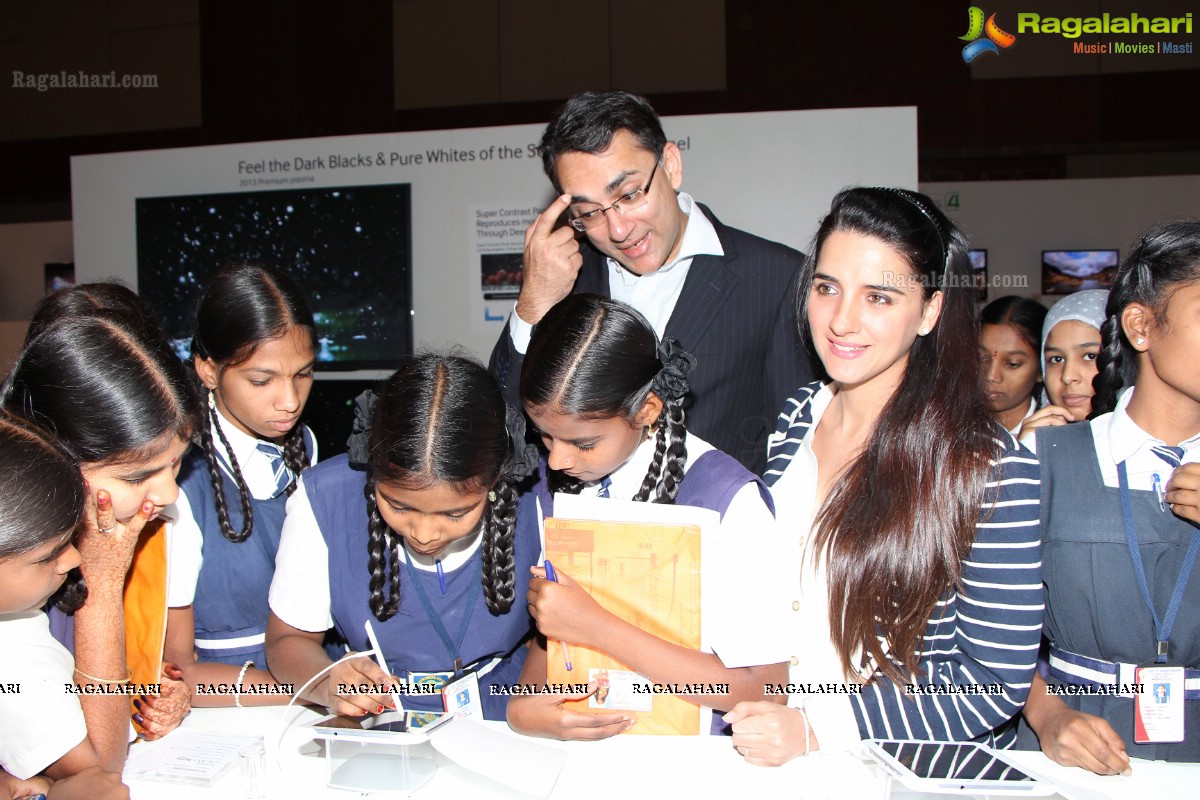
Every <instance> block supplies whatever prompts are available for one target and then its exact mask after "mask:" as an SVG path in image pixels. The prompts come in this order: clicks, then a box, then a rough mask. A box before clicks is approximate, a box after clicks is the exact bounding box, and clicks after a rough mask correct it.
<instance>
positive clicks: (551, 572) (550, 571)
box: [543, 558, 574, 672]
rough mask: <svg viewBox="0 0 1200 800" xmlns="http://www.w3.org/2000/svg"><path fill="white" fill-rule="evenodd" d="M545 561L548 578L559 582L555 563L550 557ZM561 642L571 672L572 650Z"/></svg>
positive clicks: (564, 660) (568, 670) (566, 663)
mask: <svg viewBox="0 0 1200 800" xmlns="http://www.w3.org/2000/svg"><path fill="white" fill-rule="evenodd" d="M543 563H544V564H545V566H546V580H548V581H553V582H554V583H558V574H557V573H556V572H555V571H554V565H553V564H551V563H550V559H548V558H547V559H546V560H545V561H544V562H543ZM559 644H561V645H562V649H563V663H564V664H565V665H566V667H567V672H570V671H571V670H573V669H574V667H573V666H571V651H570V650H568V649H567V643H566V642H563V641H560V642H559Z"/></svg>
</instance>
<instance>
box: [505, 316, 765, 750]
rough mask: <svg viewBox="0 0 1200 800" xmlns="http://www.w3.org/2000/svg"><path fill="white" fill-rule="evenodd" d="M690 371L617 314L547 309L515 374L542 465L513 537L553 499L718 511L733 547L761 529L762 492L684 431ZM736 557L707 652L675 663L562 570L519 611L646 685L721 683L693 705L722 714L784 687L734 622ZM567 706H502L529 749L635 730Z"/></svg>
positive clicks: (669, 349)
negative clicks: (530, 739) (540, 739)
mask: <svg viewBox="0 0 1200 800" xmlns="http://www.w3.org/2000/svg"><path fill="white" fill-rule="evenodd" d="M694 364H695V358H694V357H693V356H692V355H691V354H689V353H687V352H685V351H683V350H682V348H680V347H679V345H678V343H677V342H676V341H675V340H674V339H671V338H668V339H666V340H665V341H664V342H662V343H661V345H660V343H659V342H658V339H657V337H656V335H655V333H654V329H653V327H651V325H650V323H649V322H648V321H647V320H646V318H645V317H643V316H642V315H641V314H640V313H638V312H637V311H636V310H634V309H633V308H631V307H630V306H628V305H625V304H624V303H619V302H617V301H614V300H610V299H608V298H603V297H599V296H597V295H593V294H574V295H570V296H568V297H567V298H565V299H564V300H562V301H561V302H559V303H558V304H557V305H555V306H554V308H552V309H551V310H550V311H549V312H548V313H547V314H546V316H545V317H543V318H542V320H541V322H539V323H538V325H537V326H536V327H535V328H534V331H533V336H532V339H531V340H530V343H529V349H528V352H527V353H526V356H525V362H524V365H523V367H522V371H521V401H522V403H523V404H524V407H525V411H526V413H527V414H528V415H529V417H530V419H531V420H532V421H533V424H534V425H535V426H536V427H537V430H538V433H539V434H540V436H541V439H542V442H543V443H544V444H545V446H546V448H547V451H548V453H547V456H546V459H545V461H543V462H542V464H541V468H540V471H539V481H538V484H537V486H536V487H535V491H534V496H535V497H536V499H537V502H536V503H525V504H523V505H522V507H521V519H520V520H519V521H518V529H519V530H524V529H525V528H533V529H535V530H536V529H537V527H538V525H539V522H540V519H539V518H544V517H548V516H551V515H552V514H553V507H552V502H553V501H552V492H555V491H558V492H568V493H573V494H580V493H587V494H592V495H596V496H599V497H620V498H632V499H633V500H635V501H642V502H655V503H678V504H680V505H694V506H700V507H703V508H708V509H712V510H715V511H718V512H719V513H720V514H721V515H722V519H721V526H722V529H723V530H725V531H736V532H738V534H739V535H746V534H749V533H750V532H752V531H754V532H757V531H764V530H771V529H773V527H774V516H773V513H772V508H773V506H772V505H771V503H770V499H769V495H768V494H767V492H766V488H765V487H764V486H763V485H762V483H761V482H760V481H759V480H758V479H757V478H756V477H755V476H754V475H752V474H751V473H750V472H749V471H748V470H746V469H745V468H744V467H743V466H741V464H739V463H738V462H737V461H736V460H735V459H733V458H732V457H731V456H729V455H726V454H725V453H722V452H721V451H719V450H716V449H714V448H713V447H712V446H711V445H709V444H708V443H707V442H704V441H702V440H701V439H699V438H697V437H695V436H693V435H690V434H688V432H687V429H686V427H685V426H684V409H683V400H684V398H685V397H686V395H687V392H688V382H687V375H688V373H689V372H690V371H691V369H692V367H693V366H694ZM744 553H745V558H746V561H745V562H744V563H742V564H738V565H726V566H727V567H728V569H727V570H723V571H722V575H723V579H722V581H720V582H719V583H720V584H721V590H720V593H721V602H719V603H706V604H705V607H704V610H703V613H704V614H705V615H706V618H707V619H708V620H709V621H708V622H706V627H708V628H709V629H710V630H711V631H712V632H713V633H712V635H711V636H710V637H709V638H710V642H711V644H712V648H713V650H714V651H715V652H700V651H692V650H687V651H683V650H682V649H681V648H679V647H676V646H675V645H672V644H668V643H667V642H665V641H663V640H661V639H659V638H657V637H655V636H653V635H651V634H648V633H646V632H645V631H642V630H639V629H638V628H636V627H634V626H633V625H630V624H629V623H626V622H624V621H623V620H620V619H618V618H617V617H615V616H613V615H611V614H610V613H608V612H607V611H605V610H604V609H603V608H601V607H600V606H599V605H598V604H597V603H596V602H595V601H594V600H592V598H591V596H590V595H588V594H587V593H586V592H584V591H583V590H582V589H580V588H579V586H578V584H576V583H575V582H574V581H573V580H572V579H571V576H570V574H569V573H568V572H567V571H566V570H562V569H560V570H558V575H557V577H558V580H559V582H558V583H554V582H551V581H547V580H546V579H545V577H546V573H545V571H544V569H542V568H541V567H538V568H536V569H534V570H533V574H534V576H535V577H534V578H533V580H532V582H531V586H530V590H529V594H528V600H529V605H530V608H531V609H532V612H533V616H534V618H535V619H536V620H537V624H538V630H539V632H540V633H541V634H542V636H544V637H549V638H554V639H560V640H564V641H569V642H578V643H580V644H585V645H587V646H589V647H592V648H595V649H597V650H602V651H604V652H607V653H609V654H610V655H612V656H613V657H615V658H617V659H618V660H620V661H622V662H624V663H626V664H628V665H629V666H630V667H631V668H633V669H635V670H637V671H638V672H640V673H642V674H644V675H646V676H647V677H648V678H650V679H651V680H653V681H656V682H660V683H688V682H696V681H700V682H704V683H714V684H730V692H729V693H728V694H726V695H712V696H707V697H705V698H704V701H705V702H704V704H705V705H709V704H711V705H714V706H716V707H718V708H729V707H731V706H732V705H733V703H735V702H737V701H738V700H741V699H748V698H754V699H762V697H763V686H764V684H766V683H778V682H783V681H784V675H785V674H786V669H785V668H784V665H783V664H781V663H777V662H781V661H782V660H783V659H782V654H781V652H780V650H781V648H779V647H775V646H774V645H775V643H774V642H773V641H772V640H771V639H770V638H769V637H763V636H759V635H757V634H751V633H749V632H748V631H747V630H746V629H747V628H749V627H751V626H747V625H745V620H746V619H757V618H760V617H759V616H758V612H757V610H756V609H755V608H751V607H749V606H750V605H752V604H751V603H748V602H747V601H746V600H745V598H747V597H757V596H758V595H756V594H755V593H754V592H752V591H749V589H750V587H749V586H747V585H745V583H743V584H738V583H735V581H739V580H740V581H742V582H751V581H753V580H754V577H753V576H754V563H755V560H756V558H757V557H758V554H757V553H756V552H755V549H754V548H753V547H752V546H747V547H746V548H744ZM726 573H727V575H726ZM718 654H720V655H719V656H718ZM728 665H732V668H730V667H729V666H728ZM764 665H765V666H764ZM545 680H546V650H545V642H544V640H542V639H539V640H537V641H535V643H534V645H533V646H532V647H531V650H530V656H529V659H528V661H527V662H526V669H525V672H524V673H523V674H522V676H521V682H522V683H523V684H532V685H540V684H542V683H544V682H545ZM574 699H579V698H577V697H573V696H567V697H563V696H553V695H541V696H528V695H526V696H521V697H517V698H514V699H513V701H512V702H510V704H509V713H508V720H509V724H510V725H511V726H512V727H513V728H514V729H516V730H518V731H520V732H523V733H530V734H534V735H538V736H549V737H553V738H561V739H595V738H604V737H606V736H612V735H613V734H616V733H620V732H622V731H625V730H628V729H629V728H630V727H632V726H633V725H634V724H635V723H636V719H635V718H634V716H633V715H631V714H628V713H622V712H614V713H603V714H592V713H582V712H576V711H569V710H566V709H564V707H563V702H564V701H565V700H574ZM697 699H699V698H697ZM714 721H715V722H716V720H715V718H714ZM716 727H717V730H719V729H720V727H721V726H720V725H719V724H718V725H717V726H716Z"/></svg>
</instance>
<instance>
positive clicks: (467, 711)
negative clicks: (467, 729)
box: [442, 672, 483, 719]
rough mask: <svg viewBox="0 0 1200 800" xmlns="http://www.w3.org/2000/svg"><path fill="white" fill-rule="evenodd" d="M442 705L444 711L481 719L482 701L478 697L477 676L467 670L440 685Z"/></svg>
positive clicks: (457, 715) (454, 714) (458, 715)
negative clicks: (459, 676) (453, 679)
mask: <svg viewBox="0 0 1200 800" xmlns="http://www.w3.org/2000/svg"><path fill="white" fill-rule="evenodd" d="M442 705H443V706H445V708H446V713H447V714H450V715H453V716H456V717H475V718H476V719H483V702H482V700H481V699H480V697H479V676H478V675H476V674H475V673H474V672H468V673H467V674H466V675H463V676H462V677H461V678H459V679H458V680H456V681H451V682H450V683H447V684H446V685H445V686H443V687H442Z"/></svg>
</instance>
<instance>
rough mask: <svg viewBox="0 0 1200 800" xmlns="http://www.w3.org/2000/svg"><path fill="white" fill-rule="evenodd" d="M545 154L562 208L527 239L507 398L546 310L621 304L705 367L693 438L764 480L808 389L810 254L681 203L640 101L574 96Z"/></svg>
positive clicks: (679, 177)
mask: <svg viewBox="0 0 1200 800" xmlns="http://www.w3.org/2000/svg"><path fill="white" fill-rule="evenodd" d="M540 150H541V153H542V162H543V167H544V168H545V171H546V175H547V176H548V177H549V178H550V181H551V183H553V184H554V188H555V190H556V191H558V192H559V193H560V196H559V197H558V198H557V199H556V200H555V201H554V202H553V203H551V204H550V206H549V207H548V208H546V210H545V211H543V212H542V214H541V216H539V217H538V219H537V220H535V221H534V223H533V224H532V225H531V226H530V227H529V230H528V231H526V233H525V254H524V265H523V266H524V275H523V282H522V287H521V294H520V296H519V297H518V299H517V305H516V308H515V310H514V313H513V314H512V315H511V316H510V318H509V322H508V325H507V326H506V328H505V330H504V332H503V333H502V334H501V336H500V340H499V341H498V342H497V343H496V347H495V349H494V350H493V351H492V357H491V363H490V369H491V371H492V373H493V374H494V375H496V377H497V379H498V380H499V381H500V383H501V386H502V387H503V388H504V391H505V395H506V397H507V398H508V399H509V401H510V402H513V403H517V402H518V400H517V394H518V391H519V385H520V376H521V364H522V360H523V357H524V353H525V348H526V346H527V345H528V343H529V335H530V330H531V329H532V326H533V325H535V324H537V322H538V321H539V320H540V319H541V318H542V316H543V315H544V314H545V313H546V311H548V310H549V309H550V307H551V306H553V305H554V304H555V303H557V302H558V301H559V300H561V299H563V298H564V297H566V296H567V295H568V294H570V293H571V292H594V293H596V294H600V295H604V296H607V297H612V298H613V299H616V300H621V301H624V302H626V303H629V304H630V305H632V306H634V307H635V308H637V309H638V310H639V311H641V312H642V313H643V314H645V315H646V317H647V318H648V319H649V320H650V323H651V324H652V325H653V326H654V329H655V331H656V332H657V333H658V335H659V337H660V338H661V337H663V336H664V335H669V336H674V337H675V338H676V339H678V340H679V342H680V344H681V345H682V346H683V347H684V348H685V349H686V350H688V351H690V352H691V353H693V354H694V355H695V356H696V358H697V365H696V369H695V371H694V372H693V373H692V375H691V377H690V379H689V380H690V383H691V386H692V392H691V395H690V397H689V399H688V401H687V404H686V406H685V407H686V408H687V426H688V429H689V430H692V431H694V432H695V433H696V434H697V435H698V436H700V437H701V438H702V439H706V440H707V441H709V442H711V443H712V444H713V445H714V446H716V447H718V448H720V449H721V450H724V451H725V452H727V453H729V454H730V455H732V456H734V457H735V458H737V459H738V460H739V461H741V462H742V463H743V464H745V465H746V467H748V468H749V469H750V470H752V471H753V472H755V473H756V474H762V471H763V469H764V467H765V466H766V441H767V434H768V433H770V431H771V430H772V429H773V426H774V420H775V418H776V416H777V415H778V414H779V411H780V409H781V408H782V406H783V402H784V400H785V399H786V398H788V397H789V396H790V395H791V394H792V393H793V392H794V391H795V390H796V389H797V388H798V387H800V386H803V385H804V384H806V383H807V382H809V381H811V380H812V379H813V368H812V366H811V364H810V362H809V358H808V354H807V353H806V351H805V350H804V348H803V346H802V345H801V344H800V339H799V336H798V333H797V328H796V321H795V312H794V298H793V290H794V287H795V279H796V275H797V273H798V272H799V270H800V265H801V264H802V263H803V259H804V255H803V254H802V253H800V252H798V251H796V250H793V249H791V248H789V247H786V246H784V245H782V244H779V243H777V242H770V241H767V240H766V239H761V238H759V237H757V236H753V235H751V234H748V233H745V232H743V231H740V230H737V229H735V228H730V227H727V226H725V225H722V224H721V222H720V220H718V219H717V218H716V217H715V216H714V215H713V213H712V212H711V211H710V210H709V209H708V208H707V207H705V206H702V205H700V204H699V203H696V202H695V201H694V200H692V198H691V197H690V196H689V195H687V194H686V193H683V192H680V191H679V187H680V186H681V185H682V183H683V159H682V156H681V153H680V151H679V147H678V146H677V145H676V144H675V143H674V142H669V141H667V139H666V135H665V134H664V133H663V129H662V125H661V123H660V122H659V120H658V116H657V115H656V114H655V112H654V109H653V108H651V107H650V104H649V103H647V102H646V100H645V99H644V98H642V97H638V96H637V95H632V94H628V93H626V92H589V93H586V94H582V95H577V96H575V97H573V98H571V99H570V100H568V101H567V103H566V105H564V106H563V108H562V109H561V110H560V111H559V113H558V115H557V116H556V117H555V118H554V119H553V120H552V121H551V122H550V124H549V125H548V126H547V127H546V131H545V133H544V134H543V135H542V140H541V147H540ZM564 215H565V216H566V217H567V219H568V221H569V224H565V225H557V224H558V222H559V220H560V219H561V218H562V217H563V216H564ZM556 225H557V227H556ZM581 234H583V235H582V236H581ZM584 239H586V244H583V243H582V241H581V240H584Z"/></svg>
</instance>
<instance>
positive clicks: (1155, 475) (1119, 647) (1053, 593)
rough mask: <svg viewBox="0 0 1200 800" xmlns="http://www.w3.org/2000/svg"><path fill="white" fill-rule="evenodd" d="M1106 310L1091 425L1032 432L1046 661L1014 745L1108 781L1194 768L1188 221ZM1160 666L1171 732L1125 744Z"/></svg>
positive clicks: (1198, 534)
mask: <svg viewBox="0 0 1200 800" xmlns="http://www.w3.org/2000/svg"><path fill="white" fill-rule="evenodd" d="M1106 311H1107V319H1105V320H1104V323H1103V326H1102V327H1101V347H1100V357H1099V363H1098V369H1099V372H1098V374H1097V375H1096V377H1095V379H1094V381H1093V386H1094V387H1095V390H1096V394H1095V396H1094V397H1093V399H1092V417H1091V419H1090V420H1089V421H1088V422H1086V423H1080V424H1078V425H1066V426H1059V427H1053V428H1039V429H1038V432H1037V448H1038V454H1039V457H1040V459H1041V463H1042V502H1041V515H1042V530H1043V532H1044V535H1045V550H1044V553H1043V556H1042V558H1043V563H1044V573H1043V580H1044V582H1045V586H1046V627H1045V631H1044V638H1045V646H1046V648H1047V650H1048V653H1047V663H1046V665H1045V667H1046V669H1045V672H1044V673H1043V674H1041V675H1040V676H1039V677H1037V678H1035V680H1034V684H1033V688H1032V689H1031V690H1030V695H1029V702H1028V703H1027V704H1026V706H1025V711H1024V715H1023V722H1024V723H1025V724H1024V725H1023V726H1022V730H1021V740H1020V743H1021V744H1022V745H1023V746H1025V747H1029V748H1036V747H1039V746H1040V748H1041V750H1042V751H1043V752H1044V753H1045V754H1046V755H1047V756H1049V757H1050V758H1052V759H1053V760H1055V761H1057V762H1058V763H1060V764H1065V765H1068V766H1080V767H1083V768H1084V769H1088V770H1091V771H1092V772H1096V773H1099V774H1103V775H1111V774H1120V773H1123V772H1126V771H1128V770H1129V769H1130V767H1129V759H1130V757H1137V758H1143V759H1151V760H1162V761H1191V762H1195V761H1200V616H1197V614H1196V609H1197V608H1198V607H1200V572H1197V571H1196V570H1194V569H1193V568H1192V567H1193V565H1194V562H1195V560H1196V553H1197V551H1198V550H1200V370H1198V369H1197V368H1196V353H1197V351H1198V350H1200V222H1197V221H1182V222H1169V223H1166V224H1162V225H1159V226H1157V227H1156V228H1154V229H1152V230H1151V231H1150V232H1149V233H1147V234H1146V235H1145V236H1143V237H1142V239H1141V240H1140V241H1139V242H1138V243H1137V244H1136V245H1134V247H1133V248H1132V249H1131V250H1130V252H1129V256H1128V257H1127V258H1126V259H1125V262H1124V263H1123V264H1122V265H1121V267H1120V269H1119V270H1118V271H1117V277H1116V280H1115V282H1114V283H1113V287H1112V290H1111V291H1110V293H1109V297H1108V305H1107V308H1106ZM1176 611H1178V616H1176V614H1175V612H1176ZM1172 618H1174V621H1173V622H1172V621H1171V620H1172ZM1167 664H1169V665H1171V666H1173V667H1178V668H1179V669H1178V675H1179V677H1180V678H1181V679H1182V681H1183V682H1182V684H1180V685H1178V686H1176V687H1175V688H1174V689H1172V690H1171V691H1172V693H1173V695H1175V697H1174V699H1175V700H1176V701H1178V706H1177V713H1178V714H1179V715H1180V716H1182V717H1184V718H1185V720H1186V722H1185V724H1184V725H1183V730H1182V732H1181V733H1179V734H1176V735H1173V736H1165V737H1164V736H1154V735H1153V730H1151V729H1150V727H1147V730H1146V733H1147V734H1149V735H1147V736H1142V737H1135V734H1134V731H1135V729H1140V728H1141V727H1143V726H1142V725H1141V720H1140V719H1139V716H1138V712H1137V710H1136V709H1137V706H1138V705H1140V706H1141V708H1142V710H1143V711H1144V710H1145V709H1146V707H1147V706H1148V705H1153V703H1154V700H1152V699H1151V698H1152V697H1154V693H1153V689H1154V687H1153V686H1152V685H1149V686H1148V685H1145V684H1143V686H1142V690H1141V691H1142V692H1144V694H1143V695H1141V696H1138V695H1135V694H1134V693H1133V692H1132V691H1130V687H1129V684H1131V683H1133V681H1134V678H1133V675H1134V670H1135V669H1136V668H1137V667H1138V666H1139V665H1140V666H1150V667H1156V666H1160V665H1167ZM1160 685H1161V684H1160ZM1178 695H1182V698H1180V697H1178ZM1163 699H1166V698H1163ZM1135 726H1136V728H1135ZM1180 736H1182V737H1183V738H1182V740H1180ZM1137 739H1140V740H1141V741H1140V742H1139V741H1137Z"/></svg>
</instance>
